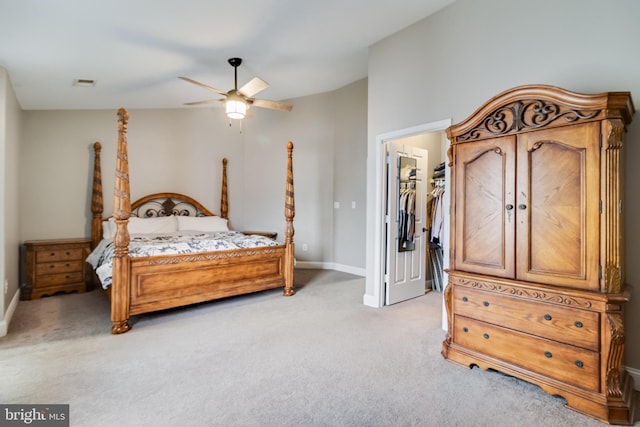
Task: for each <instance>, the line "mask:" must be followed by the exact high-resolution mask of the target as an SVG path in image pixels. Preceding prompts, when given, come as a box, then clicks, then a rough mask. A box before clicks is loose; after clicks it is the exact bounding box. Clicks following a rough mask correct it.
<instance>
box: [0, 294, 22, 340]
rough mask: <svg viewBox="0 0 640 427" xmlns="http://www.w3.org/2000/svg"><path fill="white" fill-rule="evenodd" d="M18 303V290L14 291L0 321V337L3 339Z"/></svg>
mask: <svg viewBox="0 0 640 427" xmlns="http://www.w3.org/2000/svg"><path fill="white" fill-rule="evenodd" d="M18 301H20V289H18V290H16V293H15V294H14V295H13V298H11V303H9V307H7V312H6V313H5V314H4V319H2V320H0V337H4V336H5V335H7V333H8V332H9V324H10V323H11V318H12V317H13V313H15V311H16V308H18Z"/></svg>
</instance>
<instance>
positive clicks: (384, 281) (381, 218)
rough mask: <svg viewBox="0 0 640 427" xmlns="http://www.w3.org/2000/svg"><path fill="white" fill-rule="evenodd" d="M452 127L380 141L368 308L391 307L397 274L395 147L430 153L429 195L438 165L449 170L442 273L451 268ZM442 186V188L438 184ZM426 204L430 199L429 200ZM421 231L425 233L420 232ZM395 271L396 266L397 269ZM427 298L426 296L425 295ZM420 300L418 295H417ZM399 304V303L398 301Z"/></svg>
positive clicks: (409, 131)
mask: <svg viewBox="0 0 640 427" xmlns="http://www.w3.org/2000/svg"><path fill="white" fill-rule="evenodd" d="M450 125H451V119H447V120H441V121H438V122H432V123H426V124H423V125H419V126H414V127H411V128H406V129H400V130H397V131H393V132H389V133H385V134H382V135H378V136H377V137H376V144H377V150H376V151H377V153H376V159H377V168H376V193H377V196H378V197H377V200H379V203H378V204H377V205H378V206H377V209H376V214H375V219H374V220H375V226H376V235H375V242H376V245H375V247H376V248H377V250H376V251H375V253H374V266H375V269H376V274H375V275H374V295H373V297H374V298H372V299H371V298H369V299H366V298H365V304H366V305H370V306H374V307H383V306H385V305H387V301H388V298H387V296H388V290H387V286H389V282H390V280H389V278H390V277H393V276H394V275H395V272H391V271H388V270H389V268H390V267H389V265H390V264H394V263H390V262H389V261H390V260H389V256H390V254H391V252H390V251H391V250H395V247H396V242H395V241H391V242H390V241H389V239H388V236H389V233H388V230H389V227H390V226H393V227H396V226H397V225H396V224H395V221H393V220H392V219H391V218H393V217H394V216H395V215H397V212H389V206H390V205H389V195H390V194H393V195H394V197H395V193H394V192H393V191H391V190H392V189H391V188H390V186H392V185H395V182H389V175H388V173H389V169H390V168H391V167H396V162H397V161H398V160H397V159H391V158H389V159H388V153H390V152H393V151H394V150H391V149H390V147H391V146H392V145H394V146H397V145H398V144H400V145H401V146H403V147H405V148H407V149H405V150H404V151H411V147H416V148H418V149H421V150H426V151H427V152H428V158H429V161H428V166H427V171H424V172H425V173H424V174H423V175H424V180H425V182H424V184H425V185H424V186H423V190H424V191H426V192H427V193H428V192H430V191H431V190H432V189H433V188H434V186H435V185H436V184H435V182H434V180H433V173H434V169H436V168H437V166H438V165H440V164H441V163H443V162H444V164H445V166H446V169H445V173H444V176H445V180H444V184H443V191H444V194H443V200H442V206H441V208H442V209H443V211H444V221H443V230H442V239H443V240H442V242H441V246H442V255H443V259H442V269H443V270H444V269H445V268H447V267H448V264H449V261H448V254H449V221H448V219H449V198H448V186H449V168H448V165H447V163H448V159H447V150H448V148H449V140H448V139H447V137H446V134H445V130H446V129H447V128H448V127H449V126H450ZM437 185H442V184H437ZM425 200H426V198H425ZM417 231H420V232H421V231H422V229H421V228H420V230H417ZM391 246H393V248H392V247H391ZM429 263H430V262H429V260H427V269H428V270H430V268H431V267H430V266H429ZM394 268H395V266H394ZM434 273H435V272H433V271H430V274H428V275H427V276H426V281H425V284H424V285H425V288H430V287H431V286H432V283H431V281H432V280H434V279H433V277H432V276H433V275H434ZM438 273H439V274H441V275H442V276H441V278H440V280H441V281H442V282H441V283H442V287H444V284H446V280H447V277H446V274H445V273H444V271H440V272H438ZM422 294H423V295H424V293H422ZM416 296H418V295H416ZM394 302H396V301H394ZM443 327H445V328H446V313H444V310H443Z"/></svg>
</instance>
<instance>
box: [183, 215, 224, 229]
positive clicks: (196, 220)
mask: <svg viewBox="0 0 640 427" xmlns="http://www.w3.org/2000/svg"><path fill="white" fill-rule="evenodd" d="M176 218H177V219H178V230H180V231H184V230H192V231H229V225H228V223H227V220H226V219H224V218H220V217H219V216H177V217H176Z"/></svg>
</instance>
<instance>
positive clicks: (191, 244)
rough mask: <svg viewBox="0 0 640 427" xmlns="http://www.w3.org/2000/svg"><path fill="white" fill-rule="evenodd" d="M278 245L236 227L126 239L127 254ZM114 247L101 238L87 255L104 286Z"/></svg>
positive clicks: (140, 235) (133, 255) (207, 250)
mask: <svg viewBox="0 0 640 427" xmlns="http://www.w3.org/2000/svg"><path fill="white" fill-rule="evenodd" d="M277 245H279V243H278V242H276V241H275V240H272V239H269V238H268V237H263V236H258V235H245V234H243V233H240V232H238V231H217V232H207V233H205V232H192V231H177V232H175V233H172V234H169V235H166V234H165V235H157V234H132V235H131V240H130V242H129V256H131V257H144V256H154V255H172V254H189V253H196V252H212V251H221V250H228V249H243V248H257V247H263V246H277ZM114 249H115V245H114V244H113V240H112V239H103V240H102V241H101V242H100V244H98V246H97V247H96V248H95V249H94V250H93V252H91V254H89V256H88V257H87V262H88V263H89V264H91V266H92V267H93V269H94V270H95V271H96V274H97V276H98V278H99V279H100V282H101V283H102V287H103V288H104V289H107V288H108V287H109V286H111V274H112V259H113V253H114Z"/></svg>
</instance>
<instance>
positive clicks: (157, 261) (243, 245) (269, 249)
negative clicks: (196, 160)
mask: <svg viewBox="0 0 640 427" xmlns="http://www.w3.org/2000/svg"><path fill="white" fill-rule="evenodd" d="M128 119H129V115H128V112H127V111H126V110H125V109H123V108H121V109H120V110H118V147H117V157H116V175H115V183H114V187H115V188H114V200H113V214H112V217H111V219H110V220H109V221H106V220H105V219H103V200H102V182H101V181H102V180H101V167H100V151H101V149H100V144H99V143H96V144H95V145H94V148H95V160H94V172H93V191H92V198H91V211H92V216H93V218H92V223H91V238H92V245H93V247H94V248H96V247H97V246H99V244H100V245H102V243H108V244H110V245H111V247H112V249H111V251H112V255H113V258H112V259H111V261H110V262H111V263H112V269H109V270H110V273H111V285H110V287H108V289H107V291H108V293H109V295H110V300H111V322H112V327H111V332H112V333H114V334H120V333H124V332H127V331H128V330H129V329H130V328H131V325H130V323H129V318H130V316H132V315H138V314H143V313H148V312H152V311H158V310H164V309H168V308H174V307H179V306H184V305H188V304H194V303H199V302H204V301H210V300H214V299H219V298H224V297H229V296H235V295H241V294H247V293H251V292H257V291H262V290H266V289H273V288H278V287H283V289H284V295H285V296H290V295H293V293H294V290H293V264H294V242H293V235H294V228H293V218H294V216H295V203H294V190H293V163H292V160H293V159H292V153H293V143H291V142H289V143H288V144H287V173H286V191H285V208H284V214H285V220H286V229H285V236H284V243H282V244H280V243H278V242H275V241H273V240H270V239H267V238H266V237H262V236H246V238H244V237H245V236H244V235H243V234H242V233H237V232H229V233H226V232H224V231H223V232H220V233H218V231H220V230H219V229H218V228H216V229H215V230H214V229H207V230H206V233H204V232H198V233H197V232H195V231H191V232H190V233H191V234H192V235H196V234H197V235H201V234H207V235H213V234H216V235H217V234H233V235H234V239H235V241H234V243H237V244H238V246H237V247H239V249H228V246H224V245H222V246H221V244H219V245H216V247H225V249H222V250H211V249H206V250H205V252H194V253H182V252H181V253H176V254H162V255H144V254H143V255H141V254H140V253H138V254H137V255H136V256H132V255H133V254H131V253H130V252H135V249H136V244H139V242H140V241H142V240H144V239H146V238H147V237H145V236H143V235H134V232H132V231H131V230H132V228H131V227H132V225H133V224H130V221H133V219H135V220H136V222H138V223H140V222H141V221H140V220H139V218H153V219H154V220H155V221H156V222H157V223H160V222H163V221H164V220H166V221H167V222H171V221H172V220H175V221H176V224H187V223H188V224H193V223H194V222H197V221H215V220H216V219H219V218H222V219H223V220H222V221H220V222H218V223H217V225H216V226H215V227H218V225H219V224H220V223H223V224H224V226H223V227H226V219H227V212H228V206H227V183H226V159H225V160H223V182H222V197H221V208H220V212H221V216H220V217H216V216H215V215H214V214H213V213H211V212H210V211H208V210H207V209H206V208H205V207H204V206H203V205H202V204H200V203H199V202H197V201H195V200H194V199H192V198H191V197H189V196H185V195H182V194H177V193H156V194H153V195H149V196H145V197H143V198H141V199H139V200H137V201H135V202H133V203H131V199H130V188H129V163H128V155H127V122H128ZM172 216H175V217H174V218H168V217H172ZM165 217H167V218H165ZM189 217H192V218H189ZM163 218H164V220H163ZM142 221H143V222H144V221H147V220H146V219H145V220H142ZM109 224H111V225H109ZM154 224H155V223H154ZM110 226H111V227H112V228H113V229H114V230H113V237H112V241H109V242H105V241H104V240H106V239H103V237H104V236H106V234H108V233H106V232H105V228H106V229H108V228H109V227H110ZM145 227H147V229H149V226H147V225H145ZM163 227H164V226H163ZM207 227H208V226H207ZM178 228H180V227H178ZM185 229H189V230H194V228H193V226H191V225H188V226H185ZM214 231H215V232H214ZM146 232H150V233H155V232H156V230H150V231H146ZM130 233H131V234H130ZM187 234H189V232H187ZM148 236H150V237H148V239H150V240H153V238H157V235H155V234H153V235H148ZM187 238H188V239H192V236H191V235H189V236H187ZM260 239H266V240H267V242H265V241H264V240H260ZM253 241H255V242H257V243H256V244H258V245H262V246H258V247H253V246H251V245H253ZM238 242H239V243H238ZM188 244H191V243H188ZM229 245H232V244H231V243H230V244H229ZM194 246H199V247H200V246H202V245H194ZM202 247H204V246H202ZM160 252H162V251H160ZM92 255H93V254H92Z"/></svg>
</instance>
